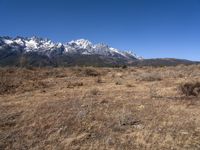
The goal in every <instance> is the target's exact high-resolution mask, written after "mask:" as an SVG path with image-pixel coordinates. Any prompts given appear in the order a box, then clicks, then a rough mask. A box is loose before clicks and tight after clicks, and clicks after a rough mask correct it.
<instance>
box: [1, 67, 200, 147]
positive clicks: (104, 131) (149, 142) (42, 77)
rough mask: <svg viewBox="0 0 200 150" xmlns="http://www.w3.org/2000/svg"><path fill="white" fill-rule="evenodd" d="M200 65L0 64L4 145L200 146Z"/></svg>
mask: <svg viewBox="0 0 200 150" xmlns="http://www.w3.org/2000/svg"><path fill="white" fill-rule="evenodd" d="M199 93H200V66H199V65H191V66H183V65H181V66H176V67H140V68H137V67H128V68H126V67H124V68H93V67H71V68H27V69H26V68H0V149H2V150H4V149H5V150H10V149H12V150H13V149H16V150H27V149H32V150H42V149H45V150H47V149H49V150H63V149H66V150H78V149H81V150H105V149H108V150H110V149H113V150H131V149H141V150H143V149H147V150H151V149H152V150H160V149H163V150H164V149H166V150H169V149H173V150H176V149H181V150H184V149H185V150H186V149H187V150H188V149H192V150H193V149H194V150H195V149H200V98H199Z"/></svg>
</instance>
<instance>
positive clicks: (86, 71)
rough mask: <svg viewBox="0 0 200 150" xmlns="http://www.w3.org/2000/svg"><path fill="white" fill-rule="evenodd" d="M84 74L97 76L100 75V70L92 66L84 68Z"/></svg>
mask: <svg viewBox="0 0 200 150" xmlns="http://www.w3.org/2000/svg"><path fill="white" fill-rule="evenodd" d="M84 74H85V75H86V76H99V75H100V72H99V71H97V70H96V69H94V68H85V69H84Z"/></svg>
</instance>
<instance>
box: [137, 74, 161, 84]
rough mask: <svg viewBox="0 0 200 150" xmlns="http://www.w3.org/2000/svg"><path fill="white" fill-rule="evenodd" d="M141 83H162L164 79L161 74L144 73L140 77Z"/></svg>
mask: <svg viewBox="0 0 200 150" xmlns="http://www.w3.org/2000/svg"><path fill="white" fill-rule="evenodd" d="M137 80H140V81H150V82H151V81H161V80H162V77H161V75H160V74H158V73H154V72H152V73H142V74H140V75H139V77H138V79H137Z"/></svg>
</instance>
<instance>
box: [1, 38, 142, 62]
mask: <svg viewBox="0 0 200 150" xmlns="http://www.w3.org/2000/svg"><path fill="white" fill-rule="evenodd" d="M5 47H9V48H10V49H12V50H19V49H20V50H21V51H22V53H29V52H35V53H38V54H43V55H46V56H48V57H53V55H55V54H58V53H59V54H63V55H68V54H80V55H99V56H106V57H107V56H108V57H115V58H123V59H127V60H132V59H139V57H137V56H136V55H135V54H134V53H131V52H128V51H120V50H118V49H115V48H112V47H109V46H108V45H105V44H96V45H93V44H92V43H91V42H90V41H88V40H85V39H79V40H73V41H70V42H67V43H65V44H62V43H54V42H52V41H51V40H49V39H43V38H38V37H31V38H23V37H16V38H10V37H0V49H4V48H5Z"/></svg>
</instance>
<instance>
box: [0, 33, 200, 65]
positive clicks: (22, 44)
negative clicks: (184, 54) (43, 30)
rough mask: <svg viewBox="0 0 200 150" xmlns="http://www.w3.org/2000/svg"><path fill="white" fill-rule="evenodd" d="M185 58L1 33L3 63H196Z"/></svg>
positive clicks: (100, 44) (1, 57)
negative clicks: (151, 56)
mask: <svg viewBox="0 0 200 150" xmlns="http://www.w3.org/2000/svg"><path fill="white" fill-rule="evenodd" d="M196 63H199V62H193V61H189V60H183V59H172V58H168V59H164V58H162V59H143V58H142V57H139V56H137V55H136V54H134V53H133V52H132V51H124V50H119V49H116V48H113V47H110V46H108V45H107V44H103V43H98V44H92V43H91V42H90V41H89V40H85V39H78V40H72V41H70V42H66V43H55V42H52V41H51V40H50V39H47V38H40V37H36V36H33V37H30V38H28V37H20V36H17V37H15V38H12V37H9V36H0V66H41V67H42V66H76V65H78V66H98V67H107V66H108V67H109V66H111V67H115V66H116V67H117V66H124V65H129V66H169V65H170V66H171V65H178V64H186V65H190V64H196Z"/></svg>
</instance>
